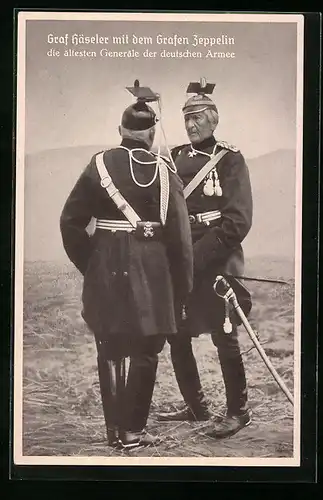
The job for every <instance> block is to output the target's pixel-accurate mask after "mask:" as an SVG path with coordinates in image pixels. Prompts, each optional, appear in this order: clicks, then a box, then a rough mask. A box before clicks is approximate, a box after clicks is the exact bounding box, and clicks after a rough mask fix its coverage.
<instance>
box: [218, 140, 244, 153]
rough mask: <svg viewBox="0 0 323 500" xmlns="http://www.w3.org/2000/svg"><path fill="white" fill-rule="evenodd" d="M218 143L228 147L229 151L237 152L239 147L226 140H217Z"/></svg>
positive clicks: (225, 147)
mask: <svg viewBox="0 0 323 500" xmlns="http://www.w3.org/2000/svg"><path fill="white" fill-rule="evenodd" d="M217 145H218V146H220V147H221V148H224V149H228V150H229V151H233V152H234V153H237V152H238V151H239V149H238V148H237V147H236V146H233V145H232V144H228V143H227V142H226V141H217Z"/></svg>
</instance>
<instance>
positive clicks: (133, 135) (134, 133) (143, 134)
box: [120, 125, 155, 145]
mask: <svg viewBox="0 0 323 500" xmlns="http://www.w3.org/2000/svg"><path fill="white" fill-rule="evenodd" d="M154 128H155V126H153V127H150V128H148V129H146V130H129V129H128V128H125V127H123V126H122V125H120V134H121V136H122V137H123V138H124V139H133V140H135V141H142V142H145V143H146V144H148V145H150V144H151V131H152V130H154Z"/></svg>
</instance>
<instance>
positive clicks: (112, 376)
mask: <svg viewBox="0 0 323 500" xmlns="http://www.w3.org/2000/svg"><path fill="white" fill-rule="evenodd" d="M98 374H99V382H100V392H101V401H102V407H103V414H104V420H105V425H106V432H107V440H108V445H109V446H117V445H118V442H119V435H118V408H117V392H116V371H115V366H114V363H113V362H112V361H111V360H107V359H105V358H104V356H103V355H102V353H99V355H98Z"/></svg>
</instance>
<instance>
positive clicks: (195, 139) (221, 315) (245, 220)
mask: <svg viewBox="0 0 323 500" xmlns="http://www.w3.org/2000/svg"><path fill="white" fill-rule="evenodd" d="M214 86H215V85H214V84H209V83H208V84H207V83H206V82H205V80H204V79H201V82H199V83H192V84H190V85H189V87H188V89H187V92H188V93H193V94H194V95H193V96H191V97H190V98H189V99H188V100H187V102H186V104H185V106H184V108H183V114H184V121H185V127H186V131H187V134H188V137H189V140H190V143H189V144H185V145H182V146H180V147H176V148H174V149H173V150H172V155H173V159H174V161H175V164H176V167H177V170H178V174H179V176H180V177H181V179H182V180H183V182H184V186H185V188H184V194H185V197H186V202H187V206H188V212H189V218H190V222H191V228H192V238H193V253H194V286H193V291H192V293H191V294H190V296H189V298H188V301H187V303H186V306H185V310H184V311H183V318H182V321H181V324H180V328H179V329H180V332H181V334H180V335H178V336H177V337H174V338H172V339H169V342H170V345H171V358H172V363H173V366H174V371H175V375H176V378H177V382H178V385H179V388H180V391H181V393H182V395H183V398H184V400H185V402H186V407H185V408H184V410H182V411H178V412H174V413H168V414H167V413H161V414H160V415H159V419H160V420H208V419H209V417H210V412H209V409H208V405H207V403H206V401H205V397H204V393H203V390H202V387H201V383H200V378H199V373H198V369H197V365H196V360H195V358H194V354H193V351H192V343H191V338H192V337H198V336H199V335H200V334H203V333H211V338H212V342H213V344H214V345H215V346H216V347H217V350H218V356H219V361H220V365H221V370H222V375H223V379H224V384H225V390H226V403H227V412H226V414H225V416H224V417H223V418H222V420H221V421H220V422H218V425H214V427H212V428H211V430H210V432H209V435H210V436H214V437H216V438H223V437H226V436H229V435H232V434H234V433H235V432H237V431H238V430H239V429H241V428H242V427H244V426H246V425H248V424H249V423H250V421H251V412H250V410H249V408H248V399H247V384H246V376H245V369H244V365H243V361H242V357H241V353H240V349H239V343H238V336H237V326H238V325H239V324H240V322H239V318H238V316H237V314H236V313H235V311H232V308H231V305H230V304H227V303H225V301H224V300H223V299H222V298H220V297H218V296H217V295H216V294H215V292H214V289H213V284H214V282H215V280H216V277H217V276H218V275H222V276H225V277H226V278H227V279H228V280H229V281H230V283H231V286H232V287H233V289H234V290H235V292H236V294H237V297H238V300H239V299H240V305H241V306H242V308H243V310H244V311H245V313H246V314H248V313H249V311H250V309H251V299H250V294H249V293H248V291H247V290H246V288H245V287H244V286H242V284H241V283H240V282H239V281H237V280H236V279H234V278H233V277H234V275H236V276H237V275H241V274H242V273H243V268H244V255H243V249H242V246H241V243H242V242H243V240H244V238H245V237H246V236H247V234H248V232H249V230H250V228H251V224H252V212H253V203H252V191H251V186H250V180H249V173H248V167H247V165H246V162H245V160H244V157H243V155H242V154H241V152H240V151H239V150H238V149H237V148H236V147H234V146H231V145H229V144H227V143H226V142H223V141H219V140H218V139H216V138H215V135H214V133H215V130H216V127H217V125H218V121H219V113H218V109H217V106H216V105H215V103H214V102H213V100H212V99H211V98H210V97H209V96H208V95H207V94H211V93H212V91H213V88H214ZM207 164H208V165H207Z"/></svg>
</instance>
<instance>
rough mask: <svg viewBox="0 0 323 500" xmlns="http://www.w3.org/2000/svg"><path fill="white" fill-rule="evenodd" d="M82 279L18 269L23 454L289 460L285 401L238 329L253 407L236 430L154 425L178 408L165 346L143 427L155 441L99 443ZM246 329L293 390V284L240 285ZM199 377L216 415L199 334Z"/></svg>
mask: <svg viewBox="0 0 323 500" xmlns="http://www.w3.org/2000/svg"><path fill="white" fill-rule="evenodd" d="M81 286H82V282H81V277H80V275H79V274H78V272H77V271H75V270H74V269H73V268H71V267H68V266H66V267H65V268H64V267H59V266H57V265H54V264H53V265H50V264H48V263H47V264H43V265H42V264H36V263H35V264H31V263H30V264H28V265H26V267H25V275H24V287H25V288H24V343H23V454H24V455H28V456H64V457H69V456H101V457H107V456H126V455H128V456H138V457H147V456H149V457H292V456H293V407H292V405H291V404H290V403H289V402H288V400H287V399H286V396H285V395H284V394H283V393H282V391H281V390H280V389H279V387H278V385H277V384H276V382H275V381H274V379H273V378H272V376H271V374H270V373H269V371H268V369H267V368H266V366H265V364H264V362H263V361H262V360H261V358H260V355H259V353H258V352H257V350H256V349H255V348H253V344H252V342H251V340H250V338H249V337H248V335H247V333H246V331H245V329H244V328H243V326H242V327H240V343H241V349H242V351H243V353H244V354H243V357H244V361H245V366H246V371H247V379H248V386H249V400H250V405H251V407H252V410H253V421H252V424H251V425H250V426H249V427H247V428H245V429H243V430H241V431H240V432H239V433H238V434H236V435H235V436H232V437H231V438H229V439H225V440H221V441H218V440H215V439H212V438H208V437H206V436H205V435H204V431H205V429H206V428H208V427H209V426H210V422H204V423H180V422H179V423H166V424H165V423H159V422H157V421H156V419H155V418H154V415H155V414H156V412H157V411H160V410H162V409H163V410H165V409H171V408H178V407H180V406H181V405H182V398H181V395H180V393H179V390H178V387H177V384H176V380H175V377H174V373H173V369H172V365H171V361H170V356H169V346H168V345H166V346H165V348H164V350H163V352H162V353H161V355H160V361H159V366H158V373H157V383H156V387H155V390H154V396H153V402H152V406H151V414H150V418H149V425H148V430H149V432H151V433H152V434H154V435H159V436H161V437H162V438H163V439H162V443H161V445H160V446H158V447H151V448H137V449H134V450H132V451H127V452H125V451H118V450H115V449H112V448H110V447H108V446H107V443H106V436H105V425H104V419H103V413H102V408H101V399H100V392H99V383H98V375H97V365H96V349H95V344H94V341H93V337H92V334H91V333H90V332H89V331H88V329H87V327H86V325H85V324H84V322H83V320H82V318H81V316H80V310H81V303H80V297H81ZM247 286H248V287H249V289H250V291H251V292H252V295H253V303H254V305H253V312H252V325H253V326H255V327H256V328H257V329H258V330H259V334H260V341H261V343H262V345H263V347H264V349H265V351H266V353H267V355H268V356H269V358H270V360H271V361H272V363H273V365H274V367H275V368H276V370H277V371H278V373H279V374H280V375H281V377H282V378H283V380H284V382H285V383H286V384H287V386H288V388H289V390H290V391H291V392H293V382H294V381H293V374H294V367H293V362H294V283H293V280H290V281H289V284H288V285H287V286H281V285H273V284H267V283H257V282H248V284H247ZM193 345H194V351H195V353H196V357H197V361H198V366H199V369H200V375H201V381H202V384H203V387H204V389H205V393H206V396H207V398H208V399H209V402H210V407H211V410H212V411H213V413H214V415H217V414H219V413H221V412H222V411H224V410H225V396H224V386H223V381H222V377H221V372H220V366H219V363H218V358H217V353H216V350H215V348H214V347H213V344H212V343H211V340H210V338H209V336H208V335H203V336H201V337H200V338H199V339H194V341H193Z"/></svg>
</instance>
